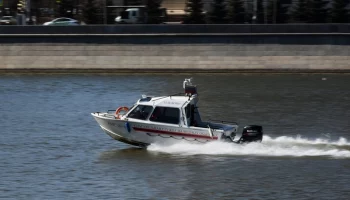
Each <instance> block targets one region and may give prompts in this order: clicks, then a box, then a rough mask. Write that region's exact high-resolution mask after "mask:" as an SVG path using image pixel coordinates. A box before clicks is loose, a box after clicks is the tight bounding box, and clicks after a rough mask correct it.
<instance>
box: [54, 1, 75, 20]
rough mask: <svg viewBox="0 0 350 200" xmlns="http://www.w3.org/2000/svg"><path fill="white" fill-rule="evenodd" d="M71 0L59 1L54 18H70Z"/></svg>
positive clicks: (72, 4)
mask: <svg viewBox="0 0 350 200" xmlns="http://www.w3.org/2000/svg"><path fill="white" fill-rule="evenodd" d="M73 6H74V2H73V0H61V1H60V3H58V4H57V9H56V17H72V11H73Z"/></svg>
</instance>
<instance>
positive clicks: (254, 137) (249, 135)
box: [238, 125, 263, 143]
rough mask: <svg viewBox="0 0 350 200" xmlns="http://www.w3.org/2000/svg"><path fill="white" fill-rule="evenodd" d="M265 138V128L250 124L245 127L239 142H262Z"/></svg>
mask: <svg viewBox="0 0 350 200" xmlns="http://www.w3.org/2000/svg"><path fill="white" fill-rule="evenodd" d="M262 138H263V128H262V126H259V125H249V126H245V127H244V128H243V132H242V137H241V138H240V139H239V140H238V143H246V142H261V141H262Z"/></svg>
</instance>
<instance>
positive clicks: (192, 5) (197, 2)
mask: <svg viewBox="0 0 350 200" xmlns="http://www.w3.org/2000/svg"><path fill="white" fill-rule="evenodd" d="M185 12H186V13H187V14H186V16H185V19H184V23H185V24H204V23H205V20H204V14H203V3H202V0H188V2H187V4H186V9H185Z"/></svg>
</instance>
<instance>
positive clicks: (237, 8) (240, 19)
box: [227, 0, 246, 24]
mask: <svg viewBox="0 0 350 200" xmlns="http://www.w3.org/2000/svg"><path fill="white" fill-rule="evenodd" d="M245 15H246V14H245V9H244V6H243V1H242V0H229V1H228V5H227V21H228V23H231V24H243V23H245V22H246V17H245Z"/></svg>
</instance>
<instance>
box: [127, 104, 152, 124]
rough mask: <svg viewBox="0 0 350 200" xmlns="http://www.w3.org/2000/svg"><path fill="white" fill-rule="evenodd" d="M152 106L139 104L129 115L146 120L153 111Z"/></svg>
mask: <svg viewBox="0 0 350 200" xmlns="http://www.w3.org/2000/svg"><path fill="white" fill-rule="evenodd" d="M152 109H153V107H152V106H144V105H138V106H137V107H136V108H135V109H134V110H132V111H131V113H130V114H129V115H128V117H130V118H134V119H142V120H145V119H147V117H148V116H149V114H150V113H151V112H152Z"/></svg>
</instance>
